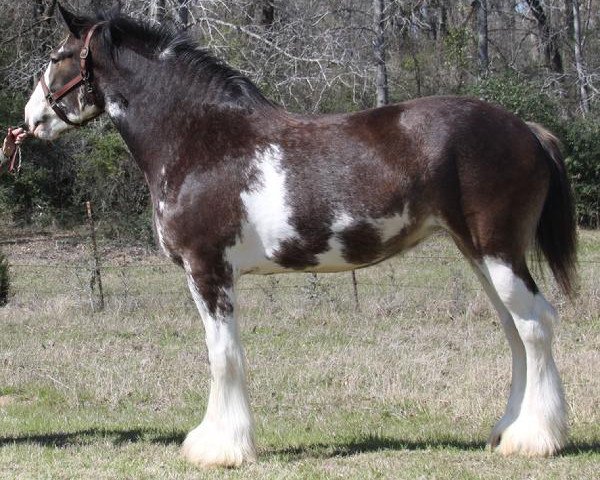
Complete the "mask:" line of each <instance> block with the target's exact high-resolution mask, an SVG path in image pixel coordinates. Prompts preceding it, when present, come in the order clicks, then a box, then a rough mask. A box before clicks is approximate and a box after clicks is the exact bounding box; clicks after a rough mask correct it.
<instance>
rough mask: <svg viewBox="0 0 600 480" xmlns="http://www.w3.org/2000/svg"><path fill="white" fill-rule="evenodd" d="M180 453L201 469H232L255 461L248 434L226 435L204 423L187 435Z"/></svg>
mask: <svg viewBox="0 0 600 480" xmlns="http://www.w3.org/2000/svg"><path fill="white" fill-rule="evenodd" d="M181 453H182V455H183V456H184V458H185V459H186V460H187V461H188V462H190V463H193V464H194V465H198V466H200V467H203V468H211V467H225V468H233V467H239V466H241V465H242V464H244V463H252V462H255V461H256V449H255V447H254V442H253V440H252V437H251V435H250V434H246V435H244V434H242V435H239V434H238V435H227V432H224V431H222V430H219V429H217V428H214V426H212V425H210V424H208V423H205V422H203V423H202V424H200V425H199V426H198V427H197V428H195V429H194V430H192V431H191V432H190V433H189V434H188V436H187V437H186V439H185V441H184V442H183V445H182V447H181Z"/></svg>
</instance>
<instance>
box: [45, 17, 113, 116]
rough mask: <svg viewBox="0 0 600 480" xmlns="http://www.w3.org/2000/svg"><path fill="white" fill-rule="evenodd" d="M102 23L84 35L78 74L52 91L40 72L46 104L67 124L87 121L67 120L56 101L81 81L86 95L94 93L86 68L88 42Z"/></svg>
mask: <svg viewBox="0 0 600 480" xmlns="http://www.w3.org/2000/svg"><path fill="white" fill-rule="evenodd" d="M103 23H105V22H100V23H96V24H95V25H93V26H92V27H91V28H90V29H89V30H88V32H87V34H86V36H85V42H84V43H83V48H82V49H81V52H79V74H78V75H77V76H76V77H75V78H72V79H71V80H69V81H68V82H67V83H66V84H65V85H64V86H63V87H62V88H60V89H59V90H58V91H57V92H52V91H50V88H48V85H47V84H46V80H45V79H44V75H43V74H42V76H41V77H40V84H41V86H42V90H43V92H44V97H45V98H46V101H47V102H48V105H49V106H50V108H51V109H52V110H54V113H56V115H58V117H59V118H60V119H61V120H62V121H63V122H65V123H68V124H69V125H73V126H74V127H81V126H82V125H84V124H85V123H87V122H81V123H76V122H72V121H71V120H69V117H68V116H67V112H65V111H64V110H63V108H62V107H61V106H60V105H59V104H58V102H59V100H60V99H61V98H63V97H64V96H65V95H67V94H68V93H69V92H70V91H71V90H73V89H75V88H77V87H78V86H79V85H81V84H82V83H83V84H84V86H85V90H86V92H87V94H88V95H93V94H94V86H93V85H92V82H91V74H90V71H89V70H88V58H89V54H90V42H91V40H92V36H93V35H94V32H95V31H96V29H97V28H98V27H99V26H100V25H102V24H103Z"/></svg>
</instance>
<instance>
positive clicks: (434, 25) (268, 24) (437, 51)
mask: <svg viewBox="0 0 600 480" xmlns="http://www.w3.org/2000/svg"><path fill="white" fill-rule="evenodd" d="M63 3H64V4H65V5H67V6H68V7H70V8H71V9H74V10H79V11H80V12H91V11H93V10H95V9H100V8H110V6H111V3H112V2H110V1H102V0H89V1H86V0H81V1H63ZM122 3H123V10H125V11H126V12H128V13H130V14H131V15H133V16H136V17H139V18H144V19H150V20H151V21H154V22H157V23H165V24H168V25H170V26H172V27H173V28H175V29H185V30H187V31H188V32H189V35H190V36H191V37H193V38H195V39H196V40H198V42H199V43H200V44H201V45H203V46H206V47H208V48H210V49H211V50H213V51H214V52H215V53H216V54H217V55H218V56H220V57H223V58H224V59H226V60H227V61H228V62H229V63H230V64H232V65H233V66H234V67H236V68H237V69H239V70H240V71H242V72H243V73H245V74H247V75H248V76H250V78H252V79H253V80H254V81H255V82H256V83H257V84H258V85H259V86H260V88H261V89H262V90H263V91H264V92H265V93H266V94H267V95H268V96H269V97H271V98H272V99H274V100H275V101H277V102H279V103H281V104H282V105H284V106H285V107H286V108H288V109H291V110H294V111H303V112H313V113H322V112H332V111H349V110H358V109H362V108H368V107H372V106H375V105H382V104H385V103H387V102H396V101H402V100H407V99H410V98H415V97H418V96H425V95H438V94H468V95H475V96H479V97H481V98H485V99H487V100H490V101H493V102H497V103H500V104H502V105H504V106H505V107H507V108H508V109H510V110H512V111H514V112H515V113H517V114H518V115H520V116H521V117H522V118H524V119H526V120H534V121H538V122H540V123H543V124H545V125H547V126H548V127H550V128H551V129H553V130H554V131H555V132H556V133H557V134H558V135H559V136H560V137H561V139H562V140H563V142H564V145H565V151H566V154H567V155H568V156H569V160H568V162H569V168H570V173H571V176H572V178H573V181H574V184H575V186H576V193H577V198H578V215H579V221H580V223H581V224H582V225H584V226H598V225H599V222H600V220H599V213H598V212H599V210H600V135H599V132H600V113H599V110H600V105H599V103H600V102H599V98H600V95H599V89H600V61H599V58H600V25H599V24H600V2H597V1H594V0H526V1H519V0H473V1H470V0H458V1H450V0H403V1H398V0H287V1H283V0H228V1H224V0H133V1H128V2H122ZM55 9H56V0H35V1H17V2H15V1H8V0H0V11H1V12H2V15H1V16H0V89H1V90H0V125H1V126H2V127H3V128H5V126H6V125H15V124H18V123H20V122H22V110H23V105H24V102H25V98H26V97H27V95H28V94H29V92H30V91H31V89H32V88H33V85H34V83H35V81H36V77H37V75H38V74H39V73H40V71H41V69H42V67H43V66H44V64H45V63H46V61H47V58H48V52H49V49H50V48H51V46H53V45H56V44H57V43H58V42H59V41H60V39H61V38H62V37H63V36H64V35H65V32H64V29H63V28H62V26H61V25H60V24H59V23H58V22H57V20H56V15H55ZM24 156H25V157H24V158H25V159H26V160H25V162H24V163H25V168H24V169H23V171H22V173H21V175H20V176H19V177H17V178H13V177H10V176H6V175H3V176H2V178H1V179H0V216H1V218H2V219H3V222H4V223H5V224H6V223H9V224H13V223H15V222H17V223H20V224H35V225H48V224H56V225H59V226H60V225H67V226H68V225H72V224H73V223H77V222H80V221H81V220H82V219H83V216H82V203H83V201H84V200H87V199H91V200H92V201H93V203H94V205H95V206H96V210H97V213H98V215H99V219H100V227H101V229H103V231H104V233H105V234H109V235H112V236H113V237H122V238H132V237H135V238H138V239H142V240H148V239H150V238H151V233H150V231H149V222H147V221H146V218H147V216H148V204H147V198H146V190H145V187H144V185H143V182H142V179H141V176H140V174H139V172H138V171H137V169H136V167H135V166H134V165H133V163H132V161H131V159H130V158H129V155H128V152H127V150H126V148H125V147H124V146H123V144H122V143H121V141H120V139H119V137H118V135H117V134H116V133H115V132H114V131H113V130H112V127H111V126H110V124H109V123H108V122H107V121H106V120H99V121H96V122H95V123H94V124H93V125H92V126H90V127H88V128H86V129H85V130H84V132H83V135H82V134H78V135H71V136H67V137H66V138H65V139H64V140H61V141H59V142H56V143H54V144H52V145H43V144H40V143H37V142H33V141H32V142H29V144H28V145H27V146H26V148H25V149H24Z"/></svg>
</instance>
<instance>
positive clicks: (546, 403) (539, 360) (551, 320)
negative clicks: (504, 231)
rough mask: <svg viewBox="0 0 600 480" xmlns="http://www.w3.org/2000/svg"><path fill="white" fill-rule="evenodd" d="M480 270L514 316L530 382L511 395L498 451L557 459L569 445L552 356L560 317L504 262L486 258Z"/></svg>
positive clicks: (520, 360) (523, 368) (516, 363)
mask: <svg viewBox="0 0 600 480" xmlns="http://www.w3.org/2000/svg"><path fill="white" fill-rule="evenodd" d="M481 270H482V272H483V273H484V275H485V276H486V277H487V278H488V279H489V281H490V283H491V284H492V285H493V287H494V289H495V291H496V293H497V295H498V298H499V299H500V301H501V302H502V304H503V305H504V306H505V308H506V309H507V310H508V312H509V313H510V315H511V317H512V319H513V321H514V325H515V327H516V330H517V332H518V335H519V337H520V340H521V342H522V344H523V346H524V348H525V356H522V355H517V358H516V359H513V367H516V368H517V369H518V370H519V371H520V372H521V373H520V374H521V375H523V374H524V376H525V381H524V382H523V381H522V380H521V384H520V385H517V387H516V388H517V390H515V391H514V392H511V396H510V397H509V400H511V401H512V402H514V404H513V405H510V403H509V405H508V407H507V414H506V415H505V417H507V418H506V419H504V417H503V419H502V420H501V423H502V425H500V426H497V427H496V428H495V429H494V430H500V428H502V429H503V431H496V432H495V433H496V434H501V439H500V444H499V445H498V450H499V451H500V452H501V453H503V454H512V453H524V454H526V455H530V456H547V455H552V454H554V453H555V452H557V451H558V450H560V449H561V448H562V447H563V446H564V444H565V442H566V437H567V430H568V426H567V415H566V402H565V399H564V393H563V388H562V382H561V380H560V376H559V374H558V370H557V368H556V365H555V363H554V358H553V356H552V337H553V326H554V324H555V323H557V321H558V320H557V319H558V316H557V314H556V311H555V310H554V308H553V307H552V306H551V305H550V304H549V303H548V301H547V300H546V299H545V298H544V296H543V295H542V294H541V293H539V292H538V293H533V292H531V291H530V290H529V289H528V288H527V285H526V284H525V282H524V281H523V280H522V279H521V278H519V277H518V276H517V275H515V273H514V272H513V270H512V268H511V266H510V265H508V264H507V263H505V262H504V261H502V260H501V259H498V258H494V257H484V258H483V264H482V265H481ZM509 341H510V338H509ZM517 352H518V350H517ZM523 362H525V363H526V364H525V365H523ZM523 372H524V373H523ZM523 383H524V385H523ZM519 388H520V389H524V390H523V391H519V390H518V389H519ZM516 403H518V404H516ZM511 412H514V413H512V414H511Z"/></svg>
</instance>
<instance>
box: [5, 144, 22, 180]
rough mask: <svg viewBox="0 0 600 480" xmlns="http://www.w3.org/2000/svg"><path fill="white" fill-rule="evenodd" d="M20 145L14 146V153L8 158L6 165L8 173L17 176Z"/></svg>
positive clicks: (20, 158)
mask: <svg viewBox="0 0 600 480" xmlns="http://www.w3.org/2000/svg"><path fill="white" fill-rule="evenodd" d="M17 158H18V160H17ZM21 160H22V157H21V145H16V146H15V151H14V152H13V154H12V155H11V156H10V163H9V164H8V172H9V173H13V172H14V174H15V175H18V174H19V172H21ZM15 164H16V170H15Z"/></svg>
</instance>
